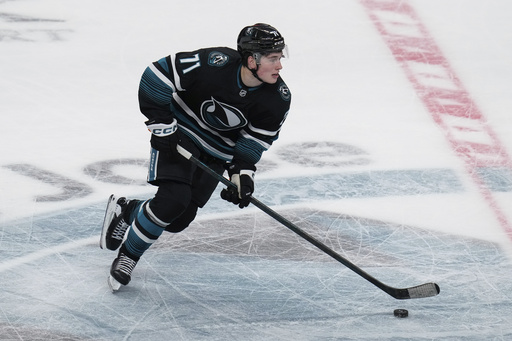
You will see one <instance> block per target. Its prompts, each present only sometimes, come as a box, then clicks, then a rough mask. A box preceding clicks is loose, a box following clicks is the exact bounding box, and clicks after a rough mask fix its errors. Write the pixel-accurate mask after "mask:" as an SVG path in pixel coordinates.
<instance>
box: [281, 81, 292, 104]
mask: <svg viewBox="0 0 512 341" xmlns="http://www.w3.org/2000/svg"><path fill="white" fill-rule="evenodd" d="M277 91H278V92H279V94H280V95H281V98H282V99H283V101H287V102H288V101H289V100H290V99H291V98H292V94H291V92H290V89H288V86H287V85H286V84H285V83H284V82H282V83H280V84H279V85H278V87H277Z"/></svg>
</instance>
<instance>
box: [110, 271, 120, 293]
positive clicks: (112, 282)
mask: <svg viewBox="0 0 512 341" xmlns="http://www.w3.org/2000/svg"><path fill="white" fill-rule="evenodd" d="M108 286H109V287H110V290H112V292H116V291H118V290H119V289H120V288H121V286H123V285H122V284H121V283H119V282H118V281H116V279H115V278H114V277H112V275H110V276H108Z"/></svg>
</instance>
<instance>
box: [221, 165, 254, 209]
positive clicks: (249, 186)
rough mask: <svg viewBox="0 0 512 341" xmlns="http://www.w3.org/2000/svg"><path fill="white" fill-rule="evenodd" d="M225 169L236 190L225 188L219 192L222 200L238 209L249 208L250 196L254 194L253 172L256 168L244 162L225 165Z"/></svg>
mask: <svg viewBox="0 0 512 341" xmlns="http://www.w3.org/2000/svg"><path fill="white" fill-rule="evenodd" d="M225 168H226V169H227V171H228V175H229V179H230V181H231V182H232V183H234V184H235V185H236V188H234V187H229V188H225V189H223V190H222V191H221V192H220V196H221V198H222V199H224V200H227V201H229V202H232V203H233V204H235V205H238V207H240V208H244V207H247V206H249V203H250V200H251V195H252V193H253V192H254V172H255V171H256V166H254V165H253V164H248V163H245V162H240V163H239V162H236V161H233V162H232V163H227V164H226V166H225Z"/></svg>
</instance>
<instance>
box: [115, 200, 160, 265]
mask: <svg viewBox="0 0 512 341" xmlns="http://www.w3.org/2000/svg"><path fill="white" fill-rule="evenodd" d="M167 225H168V224H167V223H166V222H163V221H161V220H159V219H158V218H157V217H155V216H154V214H153V212H151V209H150V208H149V201H148V202H146V203H145V204H144V205H143V206H142V209H139V210H138V214H137V216H136V217H135V220H134V221H133V223H132V224H131V227H130V229H129V231H128V236H127V238H126V241H125V242H124V247H125V248H126V250H127V251H128V253H129V254H131V255H133V256H136V257H140V256H142V254H143V253H144V251H146V250H147V249H148V248H149V247H150V246H151V245H152V244H153V243H154V242H155V241H156V240H157V239H158V237H160V235H161V234H162V232H163V231H164V229H165V227H166V226H167Z"/></svg>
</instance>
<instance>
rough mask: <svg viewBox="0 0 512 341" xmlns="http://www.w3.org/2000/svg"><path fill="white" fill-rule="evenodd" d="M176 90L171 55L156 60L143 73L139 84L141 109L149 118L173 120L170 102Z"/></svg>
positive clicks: (165, 120) (161, 120) (164, 120)
mask: <svg viewBox="0 0 512 341" xmlns="http://www.w3.org/2000/svg"><path fill="white" fill-rule="evenodd" d="M174 92H176V85H175V83H174V75H173V71H172V63H171V58H170V56H169V57H165V58H162V59H160V60H159V61H157V62H154V63H153V64H151V65H150V66H148V67H147V68H146V70H145V71H144V73H143V74H142V77H141V81H140V84H139V107H140V111H141V112H142V113H143V114H144V116H146V117H147V118H148V120H156V121H158V122H167V121H169V120H171V119H172V118H173V115H172V112H171V108H170V104H171V99H172V96H173V93H174Z"/></svg>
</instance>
